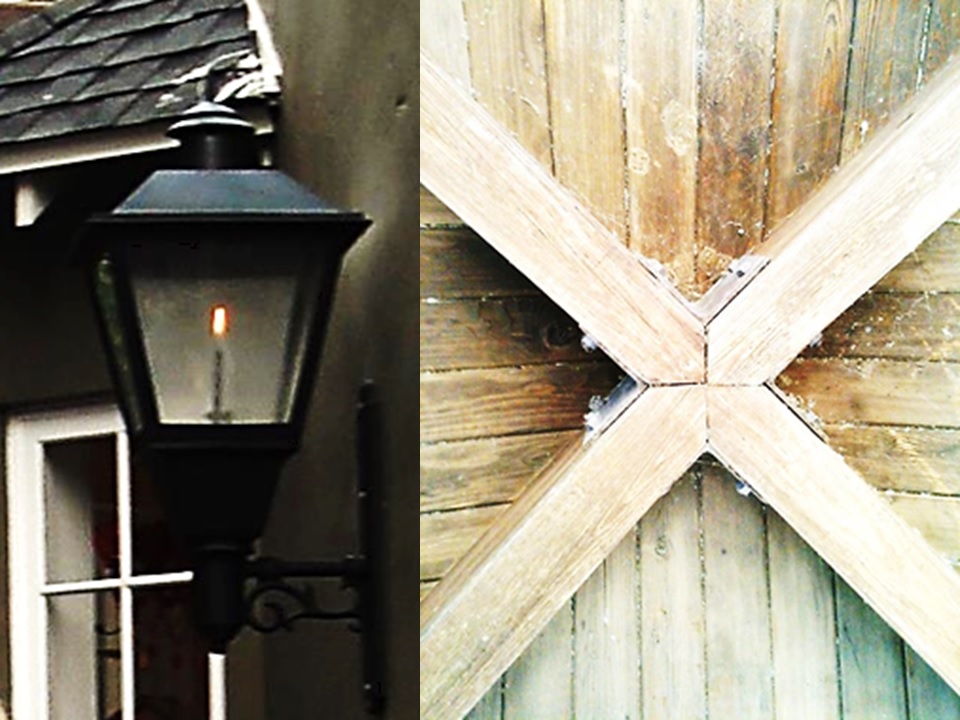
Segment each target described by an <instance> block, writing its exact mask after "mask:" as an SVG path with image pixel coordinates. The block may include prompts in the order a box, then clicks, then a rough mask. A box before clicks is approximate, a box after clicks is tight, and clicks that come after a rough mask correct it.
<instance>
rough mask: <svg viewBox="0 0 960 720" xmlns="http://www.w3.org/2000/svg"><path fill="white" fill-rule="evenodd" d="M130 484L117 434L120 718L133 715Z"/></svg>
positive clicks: (124, 441) (126, 452) (123, 443)
mask: <svg viewBox="0 0 960 720" xmlns="http://www.w3.org/2000/svg"><path fill="white" fill-rule="evenodd" d="M131 495H132V492H131V483H130V443H129V439H128V437H127V434H126V433H125V432H118V433H117V529H118V533H119V538H118V545H119V548H120V558H119V559H120V567H119V570H120V678H121V684H120V687H121V693H122V698H123V702H122V707H123V720H135V716H136V707H135V703H136V655H135V649H134V634H133V588H132V587H131V586H130V578H131V576H132V575H133V519H132V515H133V505H132V498H131Z"/></svg>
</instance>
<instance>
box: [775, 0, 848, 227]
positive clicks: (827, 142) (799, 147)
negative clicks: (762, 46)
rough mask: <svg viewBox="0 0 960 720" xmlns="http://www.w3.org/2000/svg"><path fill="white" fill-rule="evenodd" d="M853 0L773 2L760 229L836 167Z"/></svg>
mask: <svg viewBox="0 0 960 720" xmlns="http://www.w3.org/2000/svg"><path fill="white" fill-rule="evenodd" d="M853 12H854V0H828V1H827V2H818V3H811V2H793V1H792V0H779V2H778V15H779V23H778V25H779V31H778V33H777V61H776V76H775V87H774V94H773V129H772V130H773V146H772V149H771V158H770V181H769V194H768V198H767V227H768V228H772V227H774V226H775V225H776V224H777V223H779V222H780V221H781V220H783V219H784V218H786V217H787V216H789V215H790V214H791V213H792V212H793V211H794V210H796V209H797V208H798V207H799V206H800V205H801V204H802V203H803V202H804V201H805V200H806V199H807V198H808V197H809V196H810V194H811V193H812V192H813V191H814V190H816V188H817V187H819V186H820V184H821V183H822V182H823V181H824V180H825V179H826V178H828V177H829V176H830V174H831V173H832V172H833V171H834V170H835V169H836V167H837V166H838V165H839V164H840V149H841V139H842V133H843V111H844V95H845V91H846V86H847V62H848V54H849V49H850V30H851V25H852V22H853Z"/></svg>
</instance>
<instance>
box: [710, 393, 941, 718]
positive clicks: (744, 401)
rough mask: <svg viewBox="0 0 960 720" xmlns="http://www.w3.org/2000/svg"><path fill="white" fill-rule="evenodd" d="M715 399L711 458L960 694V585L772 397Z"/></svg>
mask: <svg viewBox="0 0 960 720" xmlns="http://www.w3.org/2000/svg"><path fill="white" fill-rule="evenodd" d="M707 393H708V402H709V414H710V447H711V452H712V453H713V454H714V455H715V456H716V457H717V458H719V459H721V460H722V461H723V462H724V463H725V464H726V465H727V467H730V468H731V469H733V471H734V472H736V473H737V475H738V476H739V477H741V478H743V479H744V480H745V481H746V482H747V483H749V485H750V486H751V487H753V488H755V489H756V491H757V492H758V493H759V494H760V495H761V496H762V497H763V498H764V500H765V501H766V502H767V503H769V505H770V506H771V507H772V508H773V509H774V510H776V511H777V512H778V513H779V514H780V516H781V517H783V519H784V520H786V521H787V522H788V523H789V524H790V525H791V526H792V527H793V528H794V529H795V530H796V531H797V533H798V534H799V535H800V536H801V537H802V538H803V539H804V540H805V541H806V542H807V544H809V545H810V546H811V547H812V548H813V549H814V550H815V551H816V552H817V553H819V554H820V556H821V557H823V559H824V560H825V561H826V562H828V563H829V564H830V565H831V566H832V567H833V568H834V570H836V572H837V573H838V574H839V575H840V576H841V577H843V578H844V579H845V580H846V581H847V582H848V583H849V584H850V585H851V586H852V587H854V588H855V589H856V591H857V593H859V594H860V595H861V596H862V597H863V598H865V599H866V600H867V602H868V603H870V605H871V606H872V607H873V608H874V609H875V610H876V611H877V612H879V613H880V615H881V616H882V617H883V618H884V620H886V622H887V623H889V624H890V626H891V627H892V628H893V629H894V630H895V631H896V632H898V633H899V634H900V636H901V637H903V638H904V639H905V640H906V641H907V642H909V643H910V645H911V646H912V647H913V648H914V649H915V650H916V651H917V652H918V653H920V655H921V656H922V657H923V658H924V659H925V660H926V661H927V662H928V663H930V665H931V666H932V667H933V668H935V669H936V670H937V672H939V673H940V674H941V675H942V676H943V677H944V679H945V680H946V681H947V682H948V683H950V685H951V687H953V688H954V689H956V688H958V687H960V665H958V663H957V658H958V657H960V576H958V574H957V573H956V572H954V571H953V569H952V568H951V567H950V566H949V564H947V563H946V562H944V561H943V559H942V558H941V557H940V556H939V555H938V554H937V553H936V551H935V550H934V549H933V548H931V547H930V545H929V544H928V543H927V542H926V541H925V540H924V539H923V538H922V537H921V535H920V534H919V533H918V532H917V531H916V530H915V529H914V528H912V527H910V526H909V525H908V524H907V523H906V522H905V521H904V520H902V519H901V518H900V517H899V515H897V513H896V512H895V511H894V510H893V509H892V508H891V507H890V505H889V503H888V502H886V501H885V500H884V499H883V498H882V497H880V494H879V493H878V492H877V491H876V490H874V489H873V488H871V487H870V486H869V485H867V484H866V482H864V481H863V480H862V479H861V478H860V477H859V476H858V475H857V474H856V473H855V472H854V471H853V470H851V469H850V468H849V467H848V466H847V465H846V464H845V463H844V461H843V458H841V457H840V456H839V455H838V454H837V453H835V452H834V451H833V450H831V449H830V448H829V447H827V445H826V444H825V443H823V442H822V441H821V440H820V439H819V438H818V437H817V436H816V435H815V434H814V433H813V432H811V430H810V428H808V427H807V426H806V425H805V424H804V423H803V422H802V421H801V420H799V419H798V418H797V417H796V415H794V413H793V412H792V411H791V410H790V409H789V408H788V407H787V406H786V405H785V404H784V403H783V402H782V401H781V400H780V399H779V398H778V397H777V396H776V395H775V394H774V393H773V392H772V391H770V390H769V389H767V388H763V387H757V388H745V387H738V388H720V387H714V388H710V389H709V390H708V391H707ZM846 717H850V716H849V715H846Z"/></svg>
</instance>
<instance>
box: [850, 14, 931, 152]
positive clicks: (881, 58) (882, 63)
mask: <svg viewBox="0 0 960 720" xmlns="http://www.w3.org/2000/svg"><path fill="white" fill-rule="evenodd" d="M928 6H929V3H928V2H927V1H926V0H859V1H858V2H857V14H856V20H855V25H854V36H853V45H852V55H851V57H850V77H849V81H848V82H849V86H848V89H847V109H846V118H845V120H844V132H843V158H844V160H845V161H846V160H848V159H849V158H851V157H852V156H853V155H854V154H855V153H856V152H857V151H858V150H859V149H860V148H861V147H862V146H863V144H864V143H865V142H866V141H867V140H868V139H869V138H871V137H872V136H873V135H874V134H875V133H876V131H877V130H878V129H879V128H881V127H883V126H884V125H885V124H886V123H887V122H888V121H889V119H890V116H891V114H892V113H893V112H894V111H896V110H897V109H898V108H899V107H900V106H901V105H902V104H903V103H904V101H906V100H907V99H908V98H910V97H911V96H913V94H914V93H915V92H916V91H917V88H918V87H919V84H920V79H921V64H920V63H921V58H922V55H923V39H924V29H925V24H926V19H927V10H928Z"/></svg>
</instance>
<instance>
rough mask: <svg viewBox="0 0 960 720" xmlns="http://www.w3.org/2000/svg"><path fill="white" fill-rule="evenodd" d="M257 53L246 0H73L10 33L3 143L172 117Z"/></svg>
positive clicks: (2, 66) (1, 89)
mask: <svg viewBox="0 0 960 720" xmlns="http://www.w3.org/2000/svg"><path fill="white" fill-rule="evenodd" d="M256 53H257V40H256V37H255V36H254V35H253V33H252V32H251V31H250V29H249V27H248V17H247V8H246V3H245V0H63V1H62V2H60V3H57V4H55V5H53V6H51V7H50V8H48V9H46V10H44V11H42V12H40V13H38V14H37V15H35V16H33V17H31V18H28V19H27V20H25V21H23V22H21V23H18V24H17V25H14V26H13V27H11V28H9V29H8V30H6V31H5V32H3V33H0V145H2V144H6V143H14V142H22V141H26V140H37V139H44V138H51V137H59V136H63V135H69V134H71V133H77V132H84V131H88V130H102V129H107V128H112V127H120V126H126V125H133V124H139V123H145V122H150V121H153V120H157V119H163V118H168V117H172V116H174V115H176V114H178V113H179V112H181V111H182V110H183V109H185V107H188V106H189V105H191V104H193V103H194V102H196V100H197V99H198V98H199V96H200V92H201V91H200V88H198V86H197V83H198V82H202V81H198V80H195V79H194V80H189V81H187V80H185V79H184V77H185V76H186V75H187V74H188V73H191V72H192V71H194V70H196V69H198V68H201V67H204V66H207V65H209V64H210V63H212V62H214V61H215V60H217V59H219V58H224V57H226V56H233V57H237V58H239V57H241V56H244V55H251V54H252V55H256ZM237 72H241V71H237ZM243 72H253V71H249V70H247V71H242V72H241V74H242V73H243ZM260 99H261V100H264V99H265V98H260Z"/></svg>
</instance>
